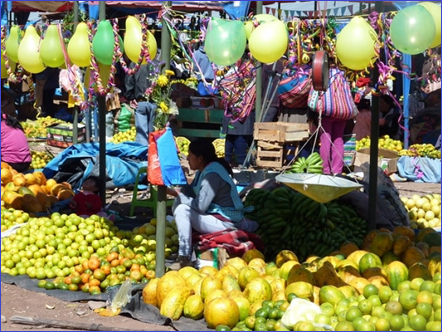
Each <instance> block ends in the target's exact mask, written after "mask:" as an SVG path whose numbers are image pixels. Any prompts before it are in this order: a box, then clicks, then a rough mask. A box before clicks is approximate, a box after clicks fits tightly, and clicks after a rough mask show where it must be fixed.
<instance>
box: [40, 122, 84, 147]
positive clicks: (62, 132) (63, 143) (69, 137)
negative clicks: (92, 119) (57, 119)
mask: <svg viewBox="0 0 442 332" xmlns="http://www.w3.org/2000/svg"><path fill="white" fill-rule="evenodd" d="M73 129H74V127H73V125H72V124H69V125H65V124H63V125H61V124H59V125H53V126H50V127H47V128H46V132H47V143H48V144H49V145H51V146H56V147H59V148H67V147H69V146H71V145H72V144H73V141H74V136H73ZM85 139H86V126H85V125H78V136H77V141H78V143H81V142H84V141H85Z"/></svg>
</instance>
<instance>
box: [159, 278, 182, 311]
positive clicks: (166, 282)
mask: <svg viewBox="0 0 442 332" xmlns="http://www.w3.org/2000/svg"><path fill="white" fill-rule="evenodd" d="M185 286H186V282H185V281H184V279H183V277H181V276H180V275H179V274H178V272H177V271H169V272H167V273H166V274H165V275H163V276H162V277H161V278H160V280H159V281H158V285H157V303H158V306H161V303H163V300H164V299H165V298H166V296H167V294H168V293H169V292H170V291H171V290H172V289H174V288H181V287H185Z"/></svg>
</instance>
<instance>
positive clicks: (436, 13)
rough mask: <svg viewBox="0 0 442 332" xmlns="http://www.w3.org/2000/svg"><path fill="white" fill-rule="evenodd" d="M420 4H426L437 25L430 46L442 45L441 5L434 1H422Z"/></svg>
mask: <svg viewBox="0 0 442 332" xmlns="http://www.w3.org/2000/svg"><path fill="white" fill-rule="evenodd" d="M418 5H419V6H424V7H425V9H426V10H428V11H429V12H430V14H431V15H432V16H433V20H434V25H435V34H434V39H433V41H432V42H431V45H430V48H433V47H436V46H439V45H440V42H441V40H440V38H441V32H440V30H441V12H440V6H438V5H436V4H435V3H433V2H420V3H418Z"/></svg>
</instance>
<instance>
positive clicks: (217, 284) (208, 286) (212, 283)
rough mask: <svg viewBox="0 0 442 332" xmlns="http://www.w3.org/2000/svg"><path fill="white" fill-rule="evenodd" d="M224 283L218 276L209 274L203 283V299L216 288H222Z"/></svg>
mask: <svg viewBox="0 0 442 332" xmlns="http://www.w3.org/2000/svg"><path fill="white" fill-rule="evenodd" d="M222 288H223V284H222V282H221V281H220V280H219V279H217V278H216V277H210V276H207V277H205V278H204V280H203V282H202V283H201V298H202V299H203V301H204V300H205V298H206V297H207V296H208V295H209V294H210V293H211V292H213V291H214V290H216V289H222Z"/></svg>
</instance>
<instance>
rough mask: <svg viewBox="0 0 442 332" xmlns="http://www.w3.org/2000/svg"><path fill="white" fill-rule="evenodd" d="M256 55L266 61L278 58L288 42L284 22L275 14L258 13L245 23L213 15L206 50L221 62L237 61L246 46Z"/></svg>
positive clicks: (216, 61) (254, 56)
mask: <svg viewBox="0 0 442 332" xmlns="http://www.w3.org/2000/svg"><path fill="white" fill-rule="evenodd" d="M247 40H248V46H249V50H250V53H251V54H252V56H253V58H255V59H256V60H258V61H260V62H263V63H272V62H275V61H277V60H278V59H279V58H280V57H281V56H282V55H283V54H284V53H285V52H286V51H287V46H288V32H287V28H286V27H285V24H284V22H282V21H280V20H278V19H277V18H276V17H274V16H271V15H267V14H259V15H255V16H254V17H253V20H250V21H247V22H246V23H243V22H241V21H229V20H223V19H217V18H212V19H211V20H210V22H209V25H208V27H207V34H206V38H205V43H204V46H205V52H206V54H207V56H208V57H209V60H210V61H212V62H213V63H214V64H216V65H218V66H229V65H232V64H234V63H236V62H237V61H238V60H239V59H240V58H241V57H242V56H243V54H244V52H245V50H246V46H247Z"/></svg>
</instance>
